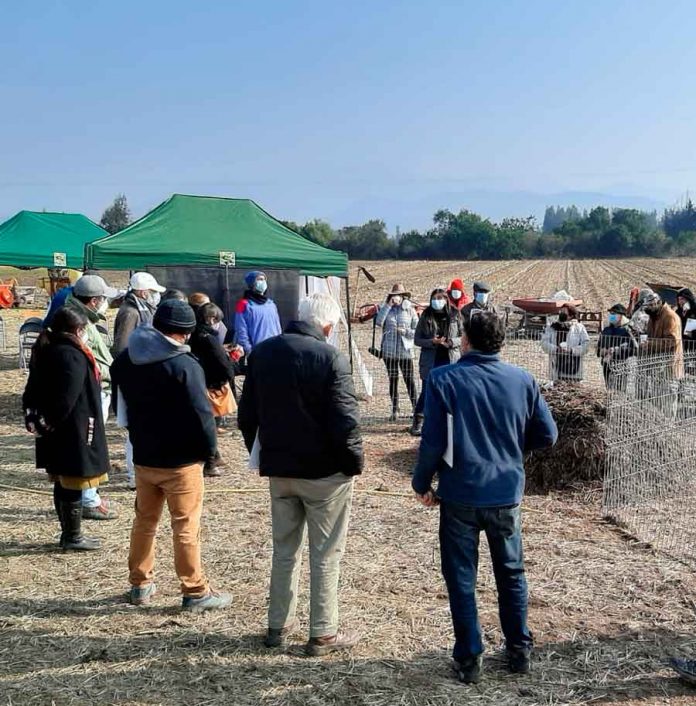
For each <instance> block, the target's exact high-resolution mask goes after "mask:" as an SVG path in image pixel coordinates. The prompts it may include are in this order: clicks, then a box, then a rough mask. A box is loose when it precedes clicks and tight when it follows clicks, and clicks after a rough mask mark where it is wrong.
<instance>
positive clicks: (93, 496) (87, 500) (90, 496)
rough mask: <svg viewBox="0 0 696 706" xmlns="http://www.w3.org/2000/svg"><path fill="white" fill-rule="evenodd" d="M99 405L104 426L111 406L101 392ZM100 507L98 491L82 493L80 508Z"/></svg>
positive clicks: (107, 396) (108, 396)
mask: <svg viewBox="0 0 696 706" xmlns="http://www.w3.org/2000/svg"><path fill="white" fill-rule="evenodd" d="M101 403H102V417H103V418H104V426H106V422H107V420H108V419H109V407H110V406H111V395H110V394H108V393H107V392H104V391H103V390H102V393H101ZM100 505H101V498H100V497H99V490H98V489H97V488H87V490H83V491H82V507H99V506H100Z"/></svg>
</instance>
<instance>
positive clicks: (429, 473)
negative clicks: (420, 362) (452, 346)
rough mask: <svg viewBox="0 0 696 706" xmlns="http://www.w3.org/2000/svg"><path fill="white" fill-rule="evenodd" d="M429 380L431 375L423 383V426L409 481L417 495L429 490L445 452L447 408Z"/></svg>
mask: <svg viewBox="0 0 696 706" xmlns="http://www.w3.org/2000/svg"><path fill="white" fill-rule="evenodd" d="M431 378H432V373H431V375H430V377H429V378H428V380H427V381H426V382H425V412H424V413H425V424H424V425H423V435H422V436H421V442H420V449H419V451H418V462H417V463H416V470H415V471H414V473H413V479H412V481H411V487H412V488H413V490H415V491H416V493H418V495H425V494H426V493H427V492H428V491H429V490H430V488H431V486H432V482H433V477H434V476H435V473H437V470H438V468H439V466H440V463H441V462H442V457H443V455H444V453H445V451H446V450H447V408H446V407H445V402H444V400H443V399H442V396H441V394H440V392H439V390H438V389H437V387H436V386H435V385H434V384H433V382H432V379H431Z"/></svg>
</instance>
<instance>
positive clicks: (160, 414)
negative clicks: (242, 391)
mask: <svg viewBox="0 0 696 706" xmlns="http://www.w3.org/2000/svg"><path fill="white" fill-rule="evenodd" d="M189 350H190V349H189V347H188V346H175V345H174V344H172V343H171V342H170V341H169V340H168V339H166V338H165V337H164V336H163V335H162V334H161V333H159V331H156V330H155V329H154V328H152V327H151V326H139V327H138V328H137V329H136V330H135V331H133V333H132V334H131V337H130V339H129V340H128V348H126V350H125V351H123V353H121V355H119V356H118V358H116V360H115V361H114V364H113V365H112V366H111V379H112V381H113V383H114V387H115V389H116V390H117V393H120V394H121V395H122V396H123V399H124V400H125V403H126V415H127V418H128V434H129V437H130V441H131V443H132V444H133V460H134V461H135V463H136V464H137V465H139V466H151V467H154V468H178V467H179V466H187V465H189V464H192V463H202V462H204V461H207V460H208V459H209V458H212V457H213V456H214V455H215V450H216V448H217V434H216V431H215V419H214V418H213V412H212V409H211V406H210V400H209V399H208V395H207V394H206V388H205V377H204V375H203V370H202V369H201V366H200V365H199V364H198V362H197V361H196V359H195V358H194V357H193V356H192V355H191V354H190V352H189ZM116 400H117V404H118V394H117V395H116Z"/></svg>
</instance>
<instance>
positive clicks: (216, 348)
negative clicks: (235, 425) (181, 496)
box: [189, 302, 236, 476]
mask: <svg viewBox="0 0 696 706" xmlns="http://www.w3.org/2000/svg"><path fill="white" fill-rule="evenodd" d="M223 318H224V315H223V313H222V311H221V309H220V308H219V307H218V306H217V305H216V304H213V303H212V302H208V303H207V304H202V305H201V306H199V307H198V308H197V309H196V320H197V322H198V323H197V325H196V330H195V331H194V332H193V334H191V338H190V340H189V345H190V346H191V353H193V355H195V356H196V358H197V359H198V362H199V363H200V365H201V367H202V368H203V374H204V375H205V384H206V387H207V388H208V397H209V398H210V399H211V405H212V407H213V414H214V415H215V424H216V425H217V427H218V430H220V428H221V426H222V421H223V418H224V416H226V415H227V414H232V413H233V412H234V411H235V410H236V402H235V400H234V392H233V391H234V363H233V362H232V360H231V359H230V355H229V353H228V352H227V351H226V350H225V348H224V346H223V345H222V343H220V339H219V337H218V333H219V327H220V326H221V325H222V319H223ZM213 400H215V401H216V404H213ZM219 403H221V404H222V406H223V407H224V408H225V409H223V410H221V409H220V404H219ZM221 465H222V461H221V459H220V453H219V452H217V453H216V454H215V458H214V459H210V460H209V461H208V462H206V464H205V466H204V467H203V473H204V475H206V476H219V475H220V466H221Z"/></svg>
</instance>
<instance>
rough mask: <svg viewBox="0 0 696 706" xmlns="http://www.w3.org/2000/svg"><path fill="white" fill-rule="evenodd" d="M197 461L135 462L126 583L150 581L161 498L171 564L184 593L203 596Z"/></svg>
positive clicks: (200, 478)
mask: <svg viewBox="0 0 696 706" xmlns="http://www.w3.org/2000/svg"><path fill="white" fill-rule="evenodd" d="M203 487H204V485H203V466H202V465H201V464H198V463H195V464H192V465H190V466H181V467H180V468H150V467H148V466H137V465H136V467H135V489H136V496H135V519H134V520H133V529H132V530H131V542H130V553H129V556H128V570H129V571H130V582H131V585H132V586H138V587H142V586H147V585H148V584H150V583H152V580H153V577H154V574H155V572H154V568H155V537H156V535H157V525H158V524H159V520H160V516H161V515H162V508H163V507H164V502H165V500H166V501H167V506H168V507H169V514H170V516H171V523H172V532H173V535H174V536H173V539H174V567H175V569H176V573H177V576H178V577H179V580H180V581H181V592H182V593H183V594H184V595H185V596H192V597H200V596H204V595H205V594H206V593H207V592H208V590H209V587H208V580H207V579H206V577H205V574H204V573H203V567H202V565H201V542H200V532H201V513H202V510H203Z"/></svg>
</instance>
